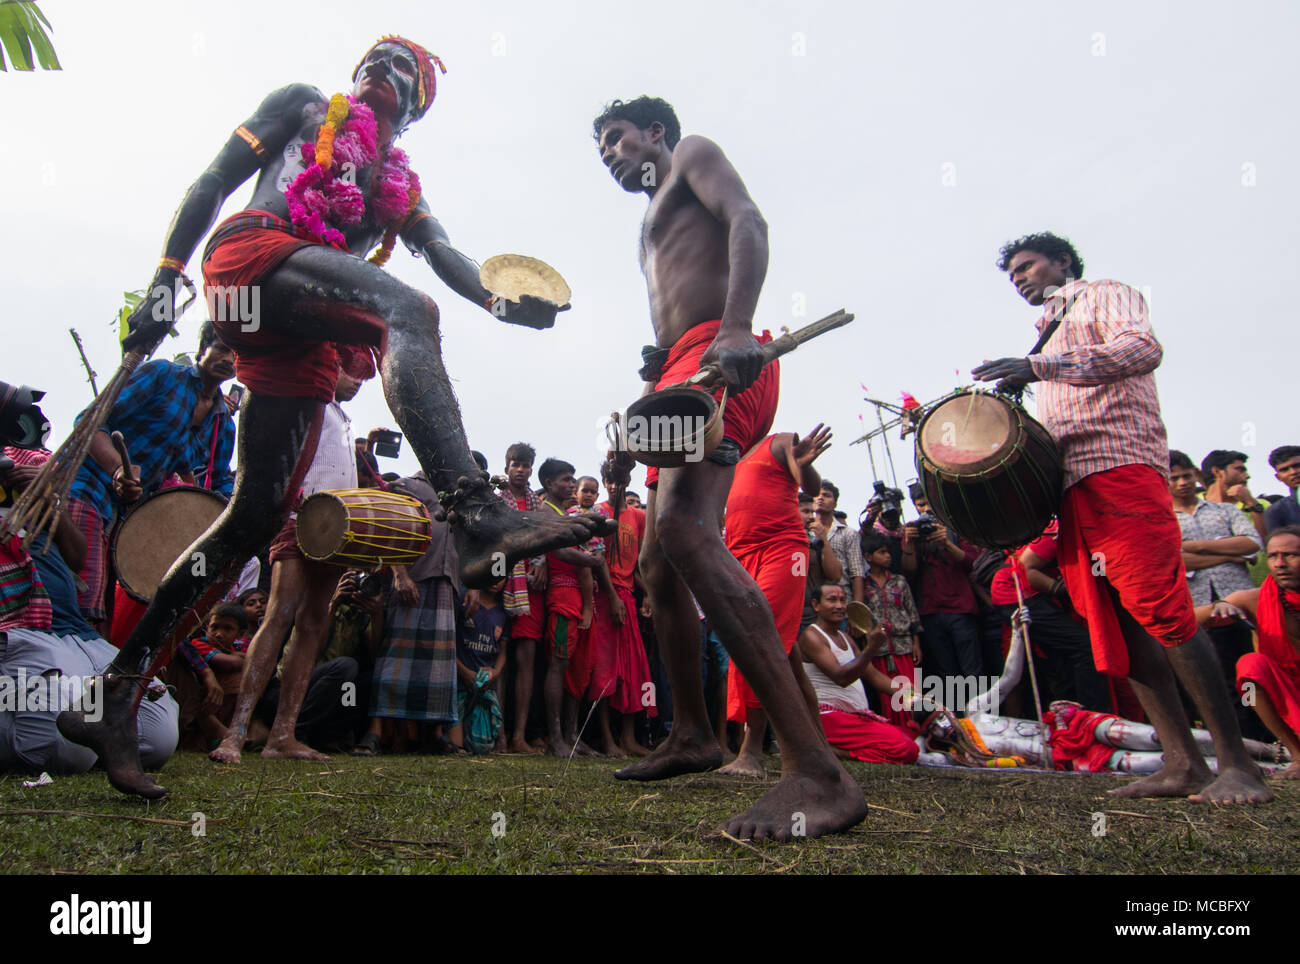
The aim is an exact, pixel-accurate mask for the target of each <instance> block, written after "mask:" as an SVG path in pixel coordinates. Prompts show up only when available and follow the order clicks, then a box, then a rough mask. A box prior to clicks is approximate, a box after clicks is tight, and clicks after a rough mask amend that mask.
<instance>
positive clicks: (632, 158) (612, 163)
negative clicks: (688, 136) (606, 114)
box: [597, 120, 662, 194]
mask: <svg viewBox="0 0 1300 964" xmlns="http://www.w3.org/2000/svg"><path fill="white" fill-rule="evenodd" d="M661 136H662V134H661V133H660V131H659V128H658V127H657V125H656V126H652V127H650V128H649V129H647V130H641V128H639V127H637V126H636V125H635V124H633V123H632V122H631V121H627V120H612V121H610V122H609V123H608V124H606V125H605V126H604V127H602V128H601V130H600V140H599V141H597V145H598V146H599V149H600V162H601V163H602V164H604V165H605V166H606V167H607V168H609V173H610V176H611V177H613V178H614V180H615V181H616V182H618V185H619V187H621V188H622V189H623V190H625V191H627V192H628V193H630V194H636V193H638V192H640V191H644V190H645V188H646V185H645V183H644V177H645V174H646V173H647V172H648V169H647V168H646V167H645V166H644V165H646V164H653V163H654V160H653V158H654V154H655V145H656V144H657V143H658V141H659V138H660V137H661Z"/></svg>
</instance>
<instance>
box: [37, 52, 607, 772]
mask: <svg viewBox="0 0 1300 964" xmlns="http://www.w3.org/2000/svg"><path fill="white" fill-rule="evenodd" d="M440 68H441V63H440V62H439V61H438V60H437V58H436V57H433V56H432V55H431V54H430V53H429V52H428V51H427V50H425V49H424V48H423V47H421V46H420V45H419V44H416V43H413V42H412V41H410V40H406V39H403V38H401V37H388V38H385V39H384V40H382V41H380V42H379V43H377V44H375V45H374V46H373V47H371V48H370V49H369V50H368V51H367V52H366V53H365V56H363V57H362V59H361V62H360V63H359V64H357V66H356V69H355V70H354V71H353V74H352V78H353V87H352V91H351V94H350V95H349V96H344V94H342V93H338V94H335V95H333V96H332V97H326V96H325V95H324V94H322V93H321V92H320V91H319V90H317V89H316V88H315V87H312V86H309V85H307V84H291V85H290V86H288V87H284V88H281V89H280V90H277V91H274V92H273V93H271V94H270V95H268V96H267V98H266V99H265V100H264V101H263V102H262V104H261V105H260V106H259V107H258V108H257V109H256V110H255V111H254V112H253V114H252V116H250V117H248V118H247V119H246V120H245V121H244V122H243V123H242V124H241V125H240V126H239V127H237V128H236V129H235V130H234V132H233V133H232V134H231V135H230V138H229V139H228V140H227V142H226V144H225V145H224V146H223V147H222V149H221V151H220V152H219V153H218V155H217V157H216V159H215V160H214V161H213V162H212V164H211V165H210V166H209V167H208V169H207V170H206V171H204V172H203V174H201V175H200V176H199V179H198V180H197V181H195V183H194V184H193V185H192V186H191V187H190V189H189V191H188V192H187V193H186V195H185V198H184V200H183V201H182V202H181V206H180V209H179V210H178V211H177V213H176V215H175V217H174V219H173V220H172V224H171V227H170V229H169V230H168V232H167V239H166V242H165V243H164V247H163V258H162V260H161V261H160V262H159V265H158V268H157V270H156V272H155V274H154V279H153V282H152V283H151V285H150V295H149V297H147V298H146V299H145V300H144V302H142V304H141V305H140V307H139V308H138V309H137V310H136V311H135V312H134V313H133V316H132V318H131V319H130V321H131V328H132V334H131V335H130V337H128V338H127V339H126V341H125V342H124V343H123V344H124V347H125V348H127V349H128V350H129V349H132V348H135V347H144V348H147V347H149V346H150V345H154V344H156V343H157V341H158V340H159V339H160V338H161V336H162V334H163V333H164V332H166V330H167V328H168V327H169V326H170V324H171V320H172V318H173V317H174V309H173V302H174V300H175V289H176V287H177V281H178V279H179V278H180V277H181V272H182V270H183V269H184V267H185V264H186V262H187V261H188V260H189V258H190V256H191V255H192V254H193V253H194V250H195V248H196V247H197V246H198V243H199V240H200V239H201V238H202V237H203V236H204V235H205V234H206V233H207V232H208V230H209V229H210V228H211V227H212V225H213V223H214V221H215V220H216V216H217V212H218V211H219V210H220V208H221V205H222V203H223V202H224V201H225V200H226V199H227V198H228V197H229V196H230V195H231V194H232V193H234V191H235V190H236V189H238V187H239V186H240V185H241V184H243V183H244V182H246V181H248V180H249V179H250V178H252V177H254V176H256V178H257V181H256V185H255V187H254V188H253V193H252V198H251V200H250V202H249V206H248V208H246V209H245V210H244V211H241V212H239V213H238V214H236V215H234V216H233V217H231V218H228V219H227V220H226V221H224V222H223V223H222V224H221V225H220V226H219V227H218V228H217V230H216V231H215V232H213V233H212V235H211V237H210V238H209V240H208V244H207V247H206V249H205V251H204V255H203V273H204V281H205V283H206V286H207V291H208V295H209V299H210V301H211V303H212V305H211V307H212V308H213V309H214V316H215V320H216V321H217V327H218V328H219V329H220V331H221V334H222V337H223V338H224V339H225V340H226V341H227V343H228V344H229V345H230V346H231V347H232V348H233V349H234V350H235V363H236V368H237V371H238V374H239V379H240V381H241V382H243V383H244V384H245V385H246V386H247V387H248V389H249V394H248V398H247V401H246V402H245V408H244V413H243V417H242V421H241V423H240V432H239V453H238V455H239V467H240V468H239V477H238V483H237V484H236V486H235V489H234V493H233V495H232V497H231V501H230V505H229V507H228V508H227V510H226V512H225V513H224V514H223V515H222V517H221V518H220V519H219V520H218V522H217V523H216V525H215V526H214V527H213V528H212V529H210V530H209V531H208V533H207V534H206V535H205V536H204V537H203V538H202V539H201V540H200V541H199V542H197V543H196V544H195V545H194V546H193V547H192V548H193V550H194V551H196V552H198V553H199V554H200V557H201V558H202V559H203V560H205V563H206V565H205V567H204V568H205V569H206V572H207V575H206V576H201V575H199V574H198V573H196V572H194V571H193V569H192V567H191V566H190V565H189V564H188V562H186V564H185V565H179V564H178V565H177V566H176V567H175V568H173V570H172V571H171V572H170V573H169V574H168V577H167V578H166V579H165V580H164V581H163V583H162V585H161V586H159V588H158V592H157V595H156V596H155V597H154V601H153V604H152V605H151V606H150V608H149V611H148V612H147V613H146V614H145V616H144V618H143V619H142V620H141V622H140V624H139V626H137V627H136V630H135V632H134V633H132V635H131V638H130V639H129V640H128V642H127V644H126V646H124V647H123V649H122V652H121V654H120V655H119V657H118V658H117V659H116V660H114V663H113V666H112V667H111V670H112V672H111V673H110V674H107V675H106V676H105V678H104V680H103V685H104V689H105V700H104V703H105V712H104V718H103V720H102V721H100V722H99V723H90V722H88V721H87V720H85V719H84V718H83V717H81V716H78V715H75V714H71V713H65V714H63V715H62V716H61V717H60V721H59V725H60V728H61V729H62V731H63V733H64V734H65V735H66V736H67V737H68V738H69V739H72V740H75V741H77V742H80V743H83V744H85V745H87V746H91V747H93V748H94V749H95V750H96V751H97V752H98V753H99V756H100V759H101V760H103V761H104V766H105V769H106V770H107V771H108V776H109V780H110V782H111V783H112V784H113V786H115V787H117V788H118V789H119V790H122V791H123V792H127V793H139V794H141V795H143V796H148V797H158V796H161V795H162V794H163V793H165V792H166V791H164V790H163V789H162V788H161V787H159V786H157V785H156V784H155V783H154V782H153V781H152V780H150V779H149V778H148V777H146V776H145V775H144V773H143V772H142V771H141V770H140V765H139V761H138V759H137V757H136V749H135V730H134V726H133V717H134V712H135V706H136V704H137V702H138V700H139V694H140V685H139V684H140V682H141V680H142V678H143V671H144V668H145V667H146V666H148V665H149V663H150V662H151V660H152V659H153V657H154V655H155V654H156V653H157V651H158V649H159V648H160V647H162V646H163V645H164V643H166V642H167V641H168V640H169V639H170V638H172V636H173V634H174V632H175V630H176V628H177V626H178V624H179V623H180V622H181V621H182V620H183V619H184V618H185V616H186V613H188V612H190V611H193V610H197V611H199V612H202V611H203V610H204V609H205V608H206V606H207V605H209V604H210V602H211V601H213V599H214V598H216V597H219V595H220V593H221V591H222V588H223V586H224V584H226V583H228V582H229V581H231V580H232V579H233V578H234V576H235V575H237V573H238V566H239V565H241V564H242V563H243V561H244V559H245V558H247V557H248V556H249V555H250V554H255V553H256V552H257V551H259V550H260V549H261V548H262V547H263V546H265V545H267V544H268V543H269V542H270V541H271V539H272V537H274V536H275V534H276V532H277V531H278V530H279V529H280V527H281V525H282V524H283V522H284V519H285V517H286V515H287V514H288V511H289V508H290V506H291V504H292V501H293V499H294V497H295V495H296V494H297V492H298V488H299V486H300V484H301V481H302V476H303V473H304V472H305V471H306V469H307V467H308V466H309V465H310V464H311V461H312V454H313V449H314V448H315V444H316V439H317V438H318V436H319V432H320V425H321V418H322V415H323V412H324V408H325V405H326V404H327V403H328V402H329V401H330V399H331V398H332V397H333V395H334V385H335V378H336V372H337V358H336V357H335V354H336V353H335V349H334V347H333V345H334V344H336V343H342V344H347V345H357V346H363V347H364V348H365V349H366V350H370V351H373V352H374V353H375V355H376V356H377V357H378V358H379V359H380V371H381V375H382V377H383V383H384V392H385V395H386V397H387V399H388V404H389V406H390V408H391V409H392V411H393V414H394V416H395V417H396V418H397V421H398V424H399V425H400V426H401V428H402V430H403V431H404V432H405V434H406V437H407V438H408V439H409V440H410V442H411V446H412V448H414V449H415V453H416V455H417V456H418V457H419V459H420V462H421V465H422V466H423V468H424V470H425V474H426V475H427V476H428V478H429V480H430V482H431V483H432V484H433V486H434V488H435V489H437V490H438V491H439V492H441V493H444V494H445V497H444V499H443V504H444V505H446V506H448V508H449V516H448V520H449V521H451V522H452V523H453V526H452V529H453V533H454V534H455V538H456V541H457V548H458V550H459V556H460V561H461V572H462V575H463V576H464V578H465V581H466V582H467V583H470V584H472V585H480V584H484V583H491V582H493V581H495V579H496V578H497V577H496V576H494V575H493V572H494V570H496V569H499V568H500V567H501V566H502V565H505V567H506V570H507V571H508V570H509V565H510V564H511V563H512V562H513V561H514V560H515V559H521V558H525V557H529V556H534V555H538V554H539V553H541V552H544V551H546V550H547V549H551V548H554V547H556V546H567V545H574V544H577V543H580V542H584V541H585V540H587V539H588V538H590V537H591V536H592V535H595V534H599V533H601V532H603V531H604V530H605V529H606V528H607V526H606V524H605V521H604V520H603V519H600V518H599V517H595V516H557V515H555V514H554V513H547V514H545V515H543V514H541V513H520V512H514V511H512V510H511V509H510V508H509V507H508V506H506V505H505V503H503V502H502V501H501V500H500V499H498V498H497V497H496V495H495V494H494V493H493V492H492V490H491V487H490V486H489V484H488V476H487V474H486V473H484V472H481V471H480V470H479V469H478V466H477V465H476V464H475V463H474V460H473V458H472V457H471V456H470V451H469V445H468V444H467V442H466V439H465V429H464V426H463V425H462V423H461V418H460V412H459V409H458V407H457V405H456V398H455V395H454V394H453V393H452V389H451V385H450V383H449V382H448V379H447V374H446V372H445V370H444V369H443V365H442V355H441V351H440V349H439V336H438V308H437V306H436V305H435V304H434V302H433V301H432V300H431V299H430V298H429V297H427V296H426V295H424V294H422V293H421V292H419V291H416V290H415V289H414V288H411V287H409V286H407V285H405V284H403V283H402V282H400V281H398V280H397V279H396V278H394V277H392V276H391V275H389V274H387V273H386V272H384V271H383V270H382V269H381V267H380V266H381V265H382V264H383V263H384V262H385V261H386V260H387V259H388V256H389V254H390V253H391V252H392V250H393V247H394V245H395V243H396V241H397V240H398V239H399V238H400V239H401V241H402V242H403V243H404V244H405V245H406V246H407V247H408V248H409V249H410V250H411V251H412V252H416V253H419V254H420V255H421V256H423V258H424V259H425V260H426V261H427V262H428V264H429V265H430V267H432V268H433V270H434V272H435V273H436V274H437V275H438V277H439V278H440V279H442V280H443V281H444V282H445V283H446V284H447V286H448V287H449V288H451V289H452V290H453V291H455V292H456V293H457V294H459V295H461V296H462V297H465V298H467V299H469V300H470V301H471V302H473V303H474V304H477V305H479V306H481V307H483V308H484V309H486V310H488V311H490V312H491V313H493V314H494V315H497V316H498V317H500V318H501V319H502V320H503V321H507V322H512V323H518V324H523V325H527V326H529V327H533V328H548V327H550V326H551V325H553V324H554V320H555V313H556V311H557V310H558V309H557V306H556V305H554V304H551V303H549V302H544V301H541V300H539V299H535V298H528V297H527V296H524V297H523V298H522V299H521V301H520V302H518V303H515V302H509V301H506V300H505V299H502V298H494V297H493V296H492V294H491V293H489V292H488V291H486V290H485V289H484V288H483V286H482V285H481V284H480V283H479V272H478V267H477V266H476V265H475V264H474V262H473V261H471V260H470V259H469V258H467V257H465V256H464V255H463V254H461V253H460V252H458V251H457V250H456V249H454V248H453V247H451V245H450V244H449V243H448V239H447V233H446V231H444V230H443V228H442V226H441V225H440V224H439V223H438V221H437V220H436V219H435V218H434V217H433V216H432V214H431V213H430V212H429V207H428V204H427V203H426V201H425V200H424V198H423V195H422V193H421V188H420V180H419V178H418V177H417V176H416V174H415V172H414V171H413V170H411V167H410V165H409V164H408V162H407V158H406V155H405V154H404V153H403V152H402V151H400V150H398V149H397V148H396V147H395V145H394V139H395V138H396V137H397V135H399V134H400V133H401V132H402V131H403V130H404V129H405V128H406V127H407V126H408V125H410V124H411V123H413V122H414V121H416V120H419V119H420V118H421V117H423V116H424V115H425V113H426V112H427V111H428V110H429V108H430V106H431V105H432V103H433V98H434V94H435V92H436V74H437V71H438V70H439V69H440ZM376 245H378V248H379V249H378V251H376V252H375V254H374V255H373V256H372V257H371V259H370V260H369V261H367V260H363V256H364V255H365V254H366V253H367V252H369V251H370V250H371V249H373V248H375V247H376ZM223 319H224V320H223ZM214 577H215V578H214Z"/></svg>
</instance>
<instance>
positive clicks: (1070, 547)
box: [1057, 465, 1197, 676]
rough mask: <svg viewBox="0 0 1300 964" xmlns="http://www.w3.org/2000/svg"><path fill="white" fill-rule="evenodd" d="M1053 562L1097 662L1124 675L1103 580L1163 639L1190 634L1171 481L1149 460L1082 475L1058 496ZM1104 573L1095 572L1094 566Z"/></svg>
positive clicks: (1191, 618)
mask: <svg viewBox="0 0 1300 964" xmlns="http://www.w3.org/2000/svg"><path fill="white" fill-rule="evenodd" d="M1060 521H1061V537H1060V552H1059V555H1058V557H1057V561H1058V562H1059V564H1060V567H1061V575H1062V576H1063V577H1064V578H1065V586H1066V588H1067V589H1068V590H1069V593H1070V600H1071V602H1072V603H1073V604H1074V608H1075V610H1076V611H1077V612H1078V613H1079V615H1081V616H1082V617H1083V618H1084V619H1085V620H1086V621H1087V623H1088V634H1089V635H1090V636H1091V637H1092V652H1093V658H1094V660H1095V661H1096V663H1097V669H1099V670H1100V671H1101V672H1103V673H1110V674H1111V675H1112V676H1127V675H1128V671H1129V662H1128V647H1127V646H1126V645H1125V643H1124V636H1123V634H1122V633H1121V632H1120V625H1119V618H1118V616H1117V615H1116V612H1115V607H1114V605H1113V603H1112V601H1111V596H1110V593H1109V592H1107V591H1106V583H1107V582H1109V584H1110V586H1111V587H1112V588H1114V590H1115V591H1116V592H1117V593H1118V594H1119V599H1120V602H1121V603H1122V604H1123V606H1124V608H1125V609H1126V610H1128V613H1129V615H1131V616H1132V617H1133V618H1134V619H1135V620H1137V622H1138V624H1139V625H1140V626H1141V627H1142V628H1143V629H1145V630H1146V631H1147V632H1148V633H1150V634H1151V635H1152V636H1154V637H1155V638H1156V639H1157V640H1159V642H1160V644H1161V645H1162V646H1178V645H1180V644H1182V643H1184V642H1186V641H1187V640H1189V639H1191V638H1192V636H1194V635H1196V631H1197V624H1196V614H1195V612H1193V610H1192V594H1191V591H1190V590H1189V589H1188V588H1187V572H1186V569H1185V568H1184V566H1183V556H1182V542H1183V534H1182V530H1181V529H1180V528H1179V526H1178V520H1177V519H1176V518H1175V516H1174V510H1173V501H1172V499H1171V497H1170V495H1169V483H1167V482H1166V481H1165V480H1164V479H1163V478H1161V477H1160V473H1158V472H1157V471H1156V470H1155V469H1153V468H1152V467H1151V466H1149V465H1121V466H1119V467H1118V468H1114V469H1107V470H1106V471H1105V472H1096V473H1093V474H1092V475H1089V476H1086V477H1085V478H1083V479H1082V480H1080V481H1079V482H1077V483H1075V484H1074V485H1072V486H1070V488H1069V489H1067V490H1066V492H1065V498H1064V499H1062V500H1061V511H1060ZM1094 565H1095V566H1097V568H1098V569H1099V570H1100V571H1101V572H1103V573H1104V575H1093V567H1094Z"/></svg>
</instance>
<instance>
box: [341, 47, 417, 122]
mask: <svg viewBox="0 0 1300 964" xmlns="http://www.w3.org/2000/svg"><path fill="white" fill-rule="evenodd" d="M352 79H353V81H354V83H355V86H354V87H353V89H352V93H353V95H354V96H355V97H356V98H357V99H358V100H363V101H365V102H366V103H367V104H369V105H370V107H371V108H372V109H373V110H375V111H377V112H379V111H382V112H384V113H386V114H387V115H388V116H389V118H391V119H392V122H393V129H394V130H397V131H400V130H402V129H403V128H404V127H406V125H407V124H409V123H410V122H411V121H412V120H413V119H414V118H415V112H416V109H417V107H416V100H417V99H418V98H419V95H420V65H419V64H418V63H416V60H415V56H414V55H413V54H412V53H411V52H410V51H409V50H407V49H406V48H405V47H404V46H402V45H401V44H399V43H393V42H392V41H385V42H384V43H381V44H378V45H377V46H376V47H375V48H374V49H373V50H371V51H370V53H368V54H366V59H365V60H363V61H362V62H361V68H360V69H359V70H358V71H357V73H356V76H354V77H353V78H352Z"/></svg>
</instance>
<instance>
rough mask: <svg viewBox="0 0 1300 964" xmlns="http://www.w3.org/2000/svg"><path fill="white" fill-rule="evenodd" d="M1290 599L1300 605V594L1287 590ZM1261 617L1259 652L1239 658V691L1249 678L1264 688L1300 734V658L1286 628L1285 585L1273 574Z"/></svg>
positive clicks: (1262, 600) (1267, 581) (1266, 583)
mask: <svg viewBox="0 0 1300 964" xmlns="http://www.w3.org/2000/svg"><path fill="white" fill-rule="evenodd" d="M1286 598H1287V602H1289V603H1291V605H1293V606H1296V607H1300V593H1295V592H1288V593H1287V594H1286ZM1255 615H1256V616H1257V617H1258V620H1259V652H1257V653H1247V654H1246V655H1244V656H1242V657H1241V658H1240V659H1239V660H1237V692H1239V693H1240V692H1241V691H1242V690H1243V689H1244V688H1245V684H1246V682H1247V680H1250V681H1252V682H1254V683H1255V685H1257V686H1258V687H1259V688H1260V689H1262V690H1263V691H1264V692H1265V693H1266V694H1267V695H1268V698H1269V702H1271V703H1272V704H1273V709H1275V710H1277V714H1278V716H1280V717H1282V722H1283V723H1285V724H1286V725H1287V727H1289V728H1290V730H1291V732H1292V733H1296V734H1300V657H1297V655H1296V648H1295V644H1294V643H1292V642H1291V637H1290V636H1289V635H1288V633H1287V631H1286V613H1285V610H1284V609H1283V608H1282V588H1281V587H1280V586H1279V585H1278V584H1277V580H1275V579H1274V578H1273V577H1272V576H1271V575H1270V576H1269V577H1268V578H1267V579H1265V580H1264V584H1263V585H1262V586H1260V587H1259V603H1258V609H1257V611H1256V614H1255Z"/></svg>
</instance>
